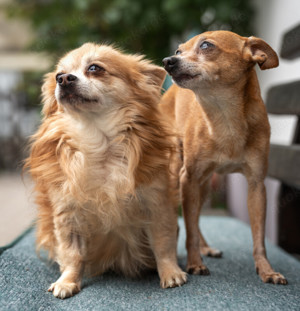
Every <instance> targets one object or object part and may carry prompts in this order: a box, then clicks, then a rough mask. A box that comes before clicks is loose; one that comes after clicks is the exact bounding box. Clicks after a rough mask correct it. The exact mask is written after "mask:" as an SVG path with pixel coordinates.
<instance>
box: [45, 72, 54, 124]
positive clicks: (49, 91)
mask: <svg viewBox="0 0 300 311" xmlns="http://www.w3.org/2000/svg"><path fill="white" fill-rule="evenodd" d="M55 88H56V79H55V73H54V72H50V73H47V74H46V75H45V76H44V84H43V86H42V98H43V104H44V106H43V114H44V116H45V117H46V118H47V117H49V116H50V115H52V114H53V113H54V112H56V111H57V110H58V104H57V101H56V98H55Z"/></svg>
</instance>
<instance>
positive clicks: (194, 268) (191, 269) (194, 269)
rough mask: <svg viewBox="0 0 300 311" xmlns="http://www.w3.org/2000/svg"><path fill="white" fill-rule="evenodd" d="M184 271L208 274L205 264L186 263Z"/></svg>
mask: <svg viewBox="0 0 300 311" xmlns="http://www.w3.org/2000/svg"><path fill="white" fill-rule="evenodd" d="M186 271H187V273H188V274H196V275H210V272H209V270H208V268H207V267H206V266H205V265H188V266H187V268H186Z"/></svg>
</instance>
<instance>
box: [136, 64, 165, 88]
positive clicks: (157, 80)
mask: <svg viewBox="0 0 300 311" xmlns="http://www.w3.org/2000/svg"><path fill="white" fill-rule="evenodd" d="M142 74H144V75H146V76H147V77H148V78H149V81H150V83H151V84H154V85H156V86H158V87H159V88H161V87H162V85H163V83H164V81H165V77H166V75H167V73H166V71H165V70H164V69H163V68H162V67H159V66H156V65H152V64H146V65H144V66H143V68H142Z"/></svg>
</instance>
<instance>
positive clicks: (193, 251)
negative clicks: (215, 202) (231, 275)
mask: <svg viewBox="0 0 300 311" xmlns="http://www.w3.org/2000/svg"><path fill="white" fill-rule="evenodd" d="M206 175H207V176H208V175H209V174H208V173H207V174H206ZM207 176H204V179H207ZM207 191H208V183H207V181H204V182H203V183H202V184H200V181H199V179H198V178H196V176H194V175H193V173H189V172H188V171H187V169H186V168H185V166H183V167H182V169H181V172H180V194H181V201H182V209H183V216H184V221H185V227H186V235H187V237H186V248H187V253H188V260H187V272H188V273H191V274H201V275H208V274H209V270H208V268H207V267H206V266H205V265H204V264H203V262H202V258H201V254H200V251H201V250H200V248H201V247H203V246H205V245H206V246H207V243H206V242H205V240H204V238H203V236H202V234H201V231H200V228H199V216H200V211H201V207H202V204H203V202H204V201H205V199H206V194H207Z"/></svg>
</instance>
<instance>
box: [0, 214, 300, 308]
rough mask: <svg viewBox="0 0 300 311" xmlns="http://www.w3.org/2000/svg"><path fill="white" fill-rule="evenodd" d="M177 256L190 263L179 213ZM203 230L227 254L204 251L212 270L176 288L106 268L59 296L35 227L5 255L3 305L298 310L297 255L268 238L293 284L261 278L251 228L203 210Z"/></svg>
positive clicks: (0, 265)
mask: <svg viewBox="0 0 300 311" xmlns="http://www.w3.org/2000/svg"><path fill="white" fill-rule="evenodd" d="M179 224H180V235H179V243H178V254H179V263H180V265H181V266H182V267H183V268H184V266H185V264H186V251H185V247H184V245H185V230H184V226H183V221H182V219H180V220H179ZM201 226H202V229H203V232H204V234H205V236H206V238H207V240H208V242H209V243H210V244H211V246H214V247H216V248H219V249H220V250H222V251H223V258H221V259H217V258H206V257H205V258H204V262H205V264H206V265H207V266H208V268H209V269H210V272H211V275H210V276H192V275H189V278H188V283H187V284H185V285H184V286H182V287H179V288H172V289H161V288H160V287H159V278H158V275H157V274H156V273H150V274H146V275H145V276H143V277H142V278H141V279H139V280H131V279H125V278H124V277H122V276H119V275H115V274H105V275H102V276H99V277H94V278H91V279H84V281H83V286H82V291H81V292H80V293H79V294H77V295H75V296H74V297H72V298H69V299H65V300H60V299H58V298H55V297H54V296H53V295H52V293H48V292H47V289H48V287H49V285H50V284H51V283H52V282H54V281H56V279H57V278H58V277H59V270H58V266H57V265H56V264H52V265H49V263H47V262H46V261H45V260H41V259H39V258H38V257H37V255H36V253H35V246H34V240H35V238H34V229H33V230H31V231H30V232H28V233H26V234H25V235H24V236H23V237H22V238H21V239H20V240H19V241H18V242H17V243H15V244H14V245H13V246H12V247H10V248H7V249H5V250H4V249H2V254H1V255H0V310H1V311H2V310H9V311H12V310H17V311H23V310H31V311H32V310H40V311H42V310H72V311H77V310H84V311H86V310H114V311H115V310H130V311H135V310H136V311H141V310H155V311H159V310H239V311H242V310H264V311H265V310H272V311H275V310H281V311H282V310H300V262H299V261H297V260H296V259H294V258H293V257H291V256H290V255H288V254H287V253H285V252H284V251H282V250H281V249H279V248H278V247H276V246H273V245H271V244H270V243H267V251H268V257H269V259H270V262H271V264H272V266H273V267H274V269H275V270H277V271H278V272H281V273H282V274H283V275H284V276H285V277H286V278H287V279H288V282H289V284H288V285H286V286H283V285H273V284H264V283H263V282H262V281H261V280H260V278H259V277H258V276H257V275H256V273H255V269H254V261H253V258H252V240H251V231H250V228H249V227H248V226H247V225H245V224H243V223H241V222H240V221H238V220H236V219H232V218H229V217H202V218H201Z"/></svg>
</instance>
